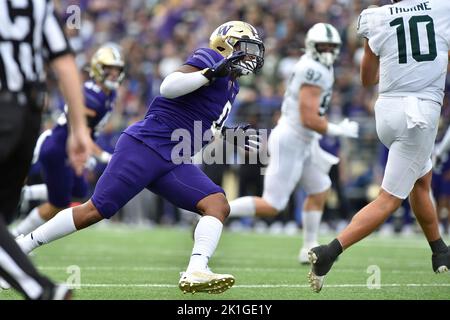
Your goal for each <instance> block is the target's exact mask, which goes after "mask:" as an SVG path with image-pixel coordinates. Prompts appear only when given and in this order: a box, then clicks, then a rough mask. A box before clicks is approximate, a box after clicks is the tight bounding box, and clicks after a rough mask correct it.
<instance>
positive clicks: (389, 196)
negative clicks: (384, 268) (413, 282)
mask: <svg viewBox="0 0 450 320" xmlns="http://www.w3.org/2000/svg"><path fill="white" fill-rule="evenodd" d="M418 103H419V102H418ZM422 104H423V103H422ZM392 105H396V106H398V108H392ZM409 107H410V104H409V102H408V100H407V99H402V98H388V99H386V98H380V99H379V100H378V101H377V104H376V106H375V117H376V124H377V133H378V136H379V138H380V140H381V141H382V142H383V144H384V145H386V146H387V147H389V155H388V160H387V163H386V169H385V174H384V178H383V183H382V190H381V192H380V194H379V195H378V197H377V198H376V199H375V200H374V201H372V202H371V203H370V204H368V205H367V206H365V207H364V208H363V209H361V210H360V211H359V212H358V213H357V214H356V215H355V216H354V217H353V219H352V221H351V222H350V224H349V225H348V226H347V227H346V228H345V229H344V230H343V231H342V232H341V233H340V234H339V235H338V237H337V238H336V239H334V240H333V241H332V242H330V243H329V244H328V245H325V246H319V247H316V248H313V249H311V251H310V261H311V263H312V269H311V272H310V274H309V280H310V283H311V287H312V289H313V290H314V291H316V292H319V291H320V290H321V288H322V285H323V280H324V276H325V275H326V274H327V273H328V271H329V270H330V269H331V267H332V265H333V263H334V261H335V260H336V259H337V257H338V256H339V254H341V253H342V251H343V250H344V249H346V248H348V247H349V246H351V245H353V244H354V243H356V242H358V241H360V240H361V239H363V238H365V237H366V236H368V235H369V234H370V233H372V232H373V231H374V230H375V229H376V228H378V227H379V226H380V225H381V224H382V223H383V222H384V221H385V220H386V219H387V218H388V217H389V216H390V215H391V214H392V212H394V211H395V210H396V209H397V208H398V207H399V206H400V205H401V203H402V201H403V199H406V198H407V197H408V195H409V193H410V192H411V190H412V189H413V187H414V184H415V182H416V180H417V179H418V178H420V177H421V176H422V175H423V169H424V168H425V166H426V164H427V162H428V161H429V159H430V157H431V152H432V149H433V145H434V139H435V138H436V132H437V126H436V124H437V122H438V118H439V115H440V108H439V106H438V105H437V104H436V105H429V104H426V105H420V106H419V109H420V110H421V112H422V119H423V121H424V122H425V123H426V125H425V127H424V128H420V127H421V126H419V125H417V124H415V125H414V126H411V127H410V126H409V122H410V119H409V113H410V110H409Z"/></svg>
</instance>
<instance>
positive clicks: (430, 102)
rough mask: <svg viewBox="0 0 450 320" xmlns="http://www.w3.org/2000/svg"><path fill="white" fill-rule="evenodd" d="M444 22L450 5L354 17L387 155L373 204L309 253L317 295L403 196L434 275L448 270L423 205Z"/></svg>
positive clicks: (448, 42) (414, 0) (442, 70)
mask: <svg viewBox="0 0 450 320" xmlns="http://www.w3.org/2000/svg"><path fill="white" fill-rule="evenodd" d="M393 2H395V1H393ZM449 17H450V1H441V0H428V1H423V0H403V1H396V2H395V3H393V4H392V5H386V6H383V7H378V8H370V9H366V10H364V11H363V12H362V13H361V16H360V20H359V23H358V33H359V34H360V35H361V36H363V37H364V38H365V41H364V56H363V59H362V63H361V80H362V84H363V85H364V86H372V85H375V84H377V83H379V97H378V100H377V102H376V104H375V121H376V128H377V133H378V137H379V138H380V140H381V142H382V143H383V144H384V145H386V147H388V148H389V156H388V160H387V164H386V170H385V174H384V178H383V182H382V185H381V191H380V194H379V195H378V197H377V198H376V199H375V200H374V201H372V202H371V203H370V204H368V205H367V206H365V207H364V208H363V209H361V210H360V211H359V212H358V213H357V214H356V215H355V216H354V217H353V219H352V221H351V223H350V224H349V225H348V226H347V228H345V229H344V230H343V231H342V232H341V233H340V234H339V235H338V237H337V238H336V239H334V240H333V241H332V242H330V243H329V244H328V245H324V246H318V247H315V248H313V249H311V251H310V252H309V259H310V261H311V272H310V273H309V280H310V284H311V288H312V289H313V290H314V291H316V292H319V291H320V290H321V288H322V285H323V281H324V277H325V275H326V274H327V273H328V271H329V270H330V269H331V267H332V265H333V263H334V261H335V260H336V258H337V256H338V255H339V254H340V253H341V252H342V251H343V250H344V249H347V248H348V247H350V246H351V245H353V244H354V243H356V242H358V241H360V240H361V239H363V238H364V237H366V236H367V235H369V234H370V233H371V232H373V231H374V230H375V229H376V228H378V227H379V226H380V225H381V224H382V223H383V222H384V221H385V220H386V219H387V218H388V217H389V216H390V215H391V214H392V213H393V212H394V211H395V210H396V209H397V208H398V207H399V206H400V205H401V203H402V201H403V200H404V199H406V198H407V197H408V196H409V201H410V203H411V208H412V210H413V212H414V214H415V215H416V217H417V221H418V222H419V223H420V225H421V227H422V229H423V231H424V233H425V236H426V238H427V240H428V242H429V244H430V247H431V250H432V252H433V254H432V268H433V271H434V272H436V273H441V272H446V271H448V269H449V268H450V250H449V248H448V247H447V245H446V244H445V243H444V241H443V240H442V238H441V235H440V234H439V228H438V219H437V214H436V211H435V208H434V206H433V203H432V201H431V198H430V184H431V168H432V163H431V153H432V150H433V146H434V141H435V138H436V134H437V129H438V122H439V116H440V111H441V106H442V102H443V98H444V85H445V77H446V73H447V64H448V51H449V49H450V19H449Z"/></svg>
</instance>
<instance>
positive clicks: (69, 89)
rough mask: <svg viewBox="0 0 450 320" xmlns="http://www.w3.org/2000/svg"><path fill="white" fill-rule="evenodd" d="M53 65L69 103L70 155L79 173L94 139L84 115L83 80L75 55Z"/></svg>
mask: <svg viewBox="0 0 450 320" xmlns="http://www.w3.org/2000/svg"><path fill="white" fill-rule="evenodd" d="M51 67H52V69H53V70H54V71H55V73H56V74H57V76H58V83H59V86H60V88H61V91H62V93H63V95H64V98H65V100H66V102H67V105H68V115H69V123H70V126H69V128H70V134H69V138H68V155H69V159H70V161H71V163H72V165H73V166H74V169H75V171H76V172H77V174H81V173H82V171H83V167H84V163H85V162H86V159H87V156H88V154H89V153H90V145H91V143H92V140H91V139H90V137H89V134H88V132H87V127H86V118H85V117H83V106H84V102H83V94H82V92H81V80H80V75H79V73H78V69H77V67H76V64H75V59H74V57H73V55H71V54H66V55H63V56H60V57H58V58H56V59H54V60H52V62H51Z"/></svg>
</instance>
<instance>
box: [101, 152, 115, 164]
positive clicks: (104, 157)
mask: <svg viewBox="0 0 450 320" xmlns="http://www.w3.org/2000/svg"><path fill="white" fill-rule="evenodd" d="M111 157H112V154H111V153H109V152H106V151H102V153H100V156H99V157H98V160H100V162H103V163H108V162H109V160H111Z"/></svg>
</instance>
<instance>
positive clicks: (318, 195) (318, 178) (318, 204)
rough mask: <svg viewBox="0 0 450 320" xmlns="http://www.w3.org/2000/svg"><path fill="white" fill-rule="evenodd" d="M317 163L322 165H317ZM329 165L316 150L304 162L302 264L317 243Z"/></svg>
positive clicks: (329, 183)
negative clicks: (304, 197)
mask: <svg viewBox="0 0 450 320" xmlns="http://www.w3.org/2000/svg"><path fill="white" fill-rule="evenodd" d="M322 152H325V151H322ZM318 163H322V164H324V165H323V166H319V165H318ZM331 165H332V163H330V162H327V161H326V159H325V157H322V156H321V154H319V153H318V152H316V153H313V154H312V155H311V157H309V158H308V159H307V160H306V161H305V162H304V168H303V172H302V176H301V178H300V181H299V185H300V187H301V188H302V189H303V190H304V191H305V192H306V194H307V195H308V196H307V197H306V199H305V202H304V205H303V211H302V225H303V245H302V248H301V249H300V252H299V256H298V259H299V262H300V263H302V264H309V258H308V252H309V250H310V249H311V248H314V247H316V246H318V245H319V243H318V237H319V228H320V221H321V219H322V214H323V209H324V207H325V201H326V199H327V194H328V190H329V189H330V187H331V179H330V176H329V175H328V173H329V168H330V167H331Z"/></svg>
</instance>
